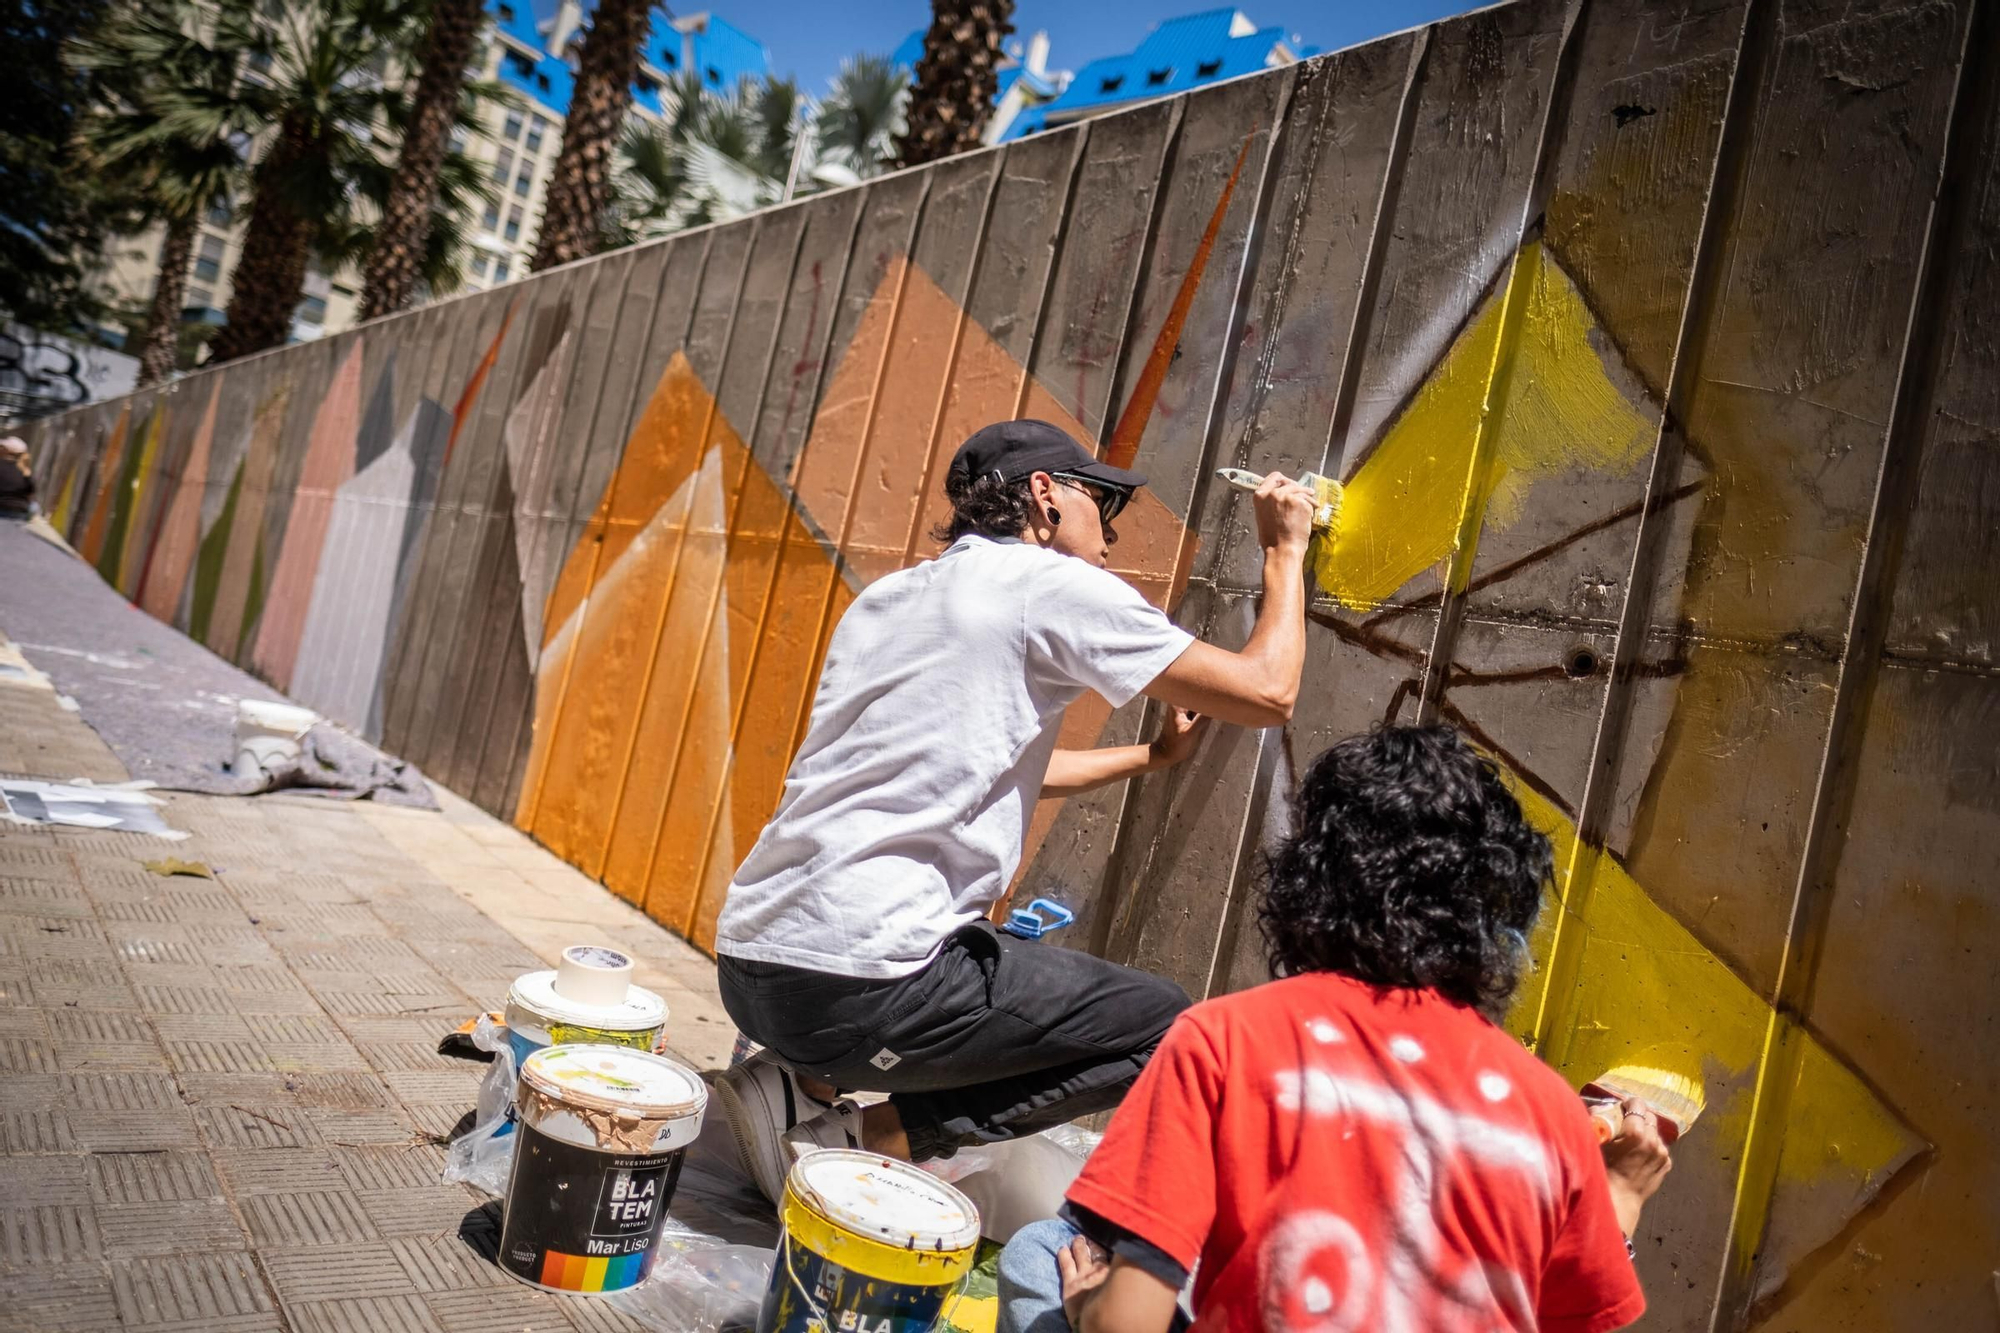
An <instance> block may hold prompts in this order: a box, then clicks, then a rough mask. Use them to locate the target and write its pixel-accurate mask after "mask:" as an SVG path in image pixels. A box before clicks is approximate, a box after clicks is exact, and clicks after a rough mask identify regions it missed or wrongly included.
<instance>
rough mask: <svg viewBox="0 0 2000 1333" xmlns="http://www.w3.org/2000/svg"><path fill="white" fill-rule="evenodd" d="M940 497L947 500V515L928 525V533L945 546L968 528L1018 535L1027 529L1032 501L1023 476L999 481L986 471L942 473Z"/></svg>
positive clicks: (989, 534) (986, 533)
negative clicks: (942, 496)
mask: <svg viewBox="0 0 2000 1333" xmlns="http://www.w3.org/2000/svg"><path fill="white" fill-rule="evenodd" d="M944 497H945V499H947V500H949V501H951V517H950V518H948V519H946V520H945V521H944V522H942V523H940V524H938V525H937V526H936V527H934V528H932V529H931V536H932V537H933V538H934V539H936V540H937V541H940V542H942V543H944V544H945V545H946V546H949V545H951V544H952V543H953V542H955V541H957V540H958V539H959V538H960V537H963V536H964V535H965V534H966V533H968V532H976V533H979V534H980V535H981V536H985V537H1018V536H1020V535H1021V534H1022V533H1023V532H1025V531H1026V530H1027V527H1028V512H1029V510H1030V509H1032V508H1033V507H1034V503H1035V496H1034V492H1033V491H1031V490H1029V489H1028V481H1027V479H1026V478H1023V479H1022V480H1020V481H1002V480H1000V479H999V478H998V477H996V476H994V475H993V474H992V473H990V472H985V473H981V474H980V475H979V476H977V477H971V476H967V475H966V474H965V473H963V472H956V471H954V472H948V473H946V474H945V479H944Z"/></svg>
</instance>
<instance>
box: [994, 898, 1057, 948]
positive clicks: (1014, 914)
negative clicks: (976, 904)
mask: <svg viewBox="0 0 2000 1333" xmlns="http://www.w3.org/2000/svg"><path fill="white" fill-rule="evenodd" d="M1074 920H1076V913H1074V912H1072V911H1070V910H1069V909H1068V908H1067V907H1064V906H1063V905H1062V904H1061V903H1059V902H1055V901H1053V900H1051V899H1048V898H1037V899H1035V901H1033V902H1031V903H1029V904H1028V905H1027V906H1026V907H1017V908H1015V909H1014V910H1013V911H1011V912H1009V913H1008V914H1007V924H1006V925H1004V926H1002V927H1000V929H1002V930H1004V931H1006V932H1007V933H1008V934H1009V935H1018V936H1020V937H1021V938H1022V939H1024V940H1038V939H1040V938H1041V937H1042V936H1044V935H1046V934H1048V933H1049V932H1050V931H1053V930H1061V929H1062V928H1063V927H1064V926H1067V925H1068V924H1069V923H1070V922H1072V921H1074Z"/></svg>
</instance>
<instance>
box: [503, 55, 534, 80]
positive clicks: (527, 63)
mask: <svg viewBox="0 0 2000 1333" xmlns="http://www.w3.org/2000/svg"><path fill="white" fill-rule="evenodd" d="M507 68H508V70H509V71H510V72H511V73H512V74H513V75H514V77H515V78H517V79H526V78H530V77H532V76H533V75H534V73H535V62H534V61H532V60H530V59H528V58H527V57H526V56H524V55H522V54H521V53H520V52H519V51H509V52H508V53H507Z"/></svg>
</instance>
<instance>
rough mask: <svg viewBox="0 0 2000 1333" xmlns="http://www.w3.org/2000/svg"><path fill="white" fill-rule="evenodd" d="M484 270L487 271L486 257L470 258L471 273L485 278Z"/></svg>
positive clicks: (476, 256) (475, 256)
mask: <svg viewBox="0 0 2000 1333" xmlns="http://www.w3.org/2000/svg"><path fill="white" fill-rule="evenodd" d="M486 270H487V263H486V256H485V255H474V256H473V257H472V271H473V272H474V273H476V274H478V275H479V276H480V277H482V278H483V277H485V276H486Z"/></svg>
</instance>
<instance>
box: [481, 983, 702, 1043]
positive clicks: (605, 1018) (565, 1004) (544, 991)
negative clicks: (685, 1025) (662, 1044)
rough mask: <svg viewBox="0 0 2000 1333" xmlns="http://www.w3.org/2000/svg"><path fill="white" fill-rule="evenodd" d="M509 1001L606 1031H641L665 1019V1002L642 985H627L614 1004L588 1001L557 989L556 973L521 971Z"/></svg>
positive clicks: (555, 1019)
mask: <svg viewBox="0 0 2000 1333" xmlns="http://www.w3.org/2000/svg"><path fill="white" fill-rule="evenodd" d="M507 1001H508V1003H509V1004H517V1005H519V1006H520V1007H521V1008H522V1009H524V1010H526V1011H527V1012H528V1013H530V1014H533V1015H536V1016H538V1017H540V1018H543V1019H546V1020H547V1021H548V1022H550V1023H567V1024H572V1025H574V1026H576V1027H586V1028H603V1029H605V1030H606V1031H609V1032H643V1031H645V1030H646V1029H647V1028H656V1027H659V1026H660V1025H661V1024H663V1023H665V1022H666V1021H667V1002H666V1001H665V1000H663V999H661V998H660V997H659V996H657V995H655V994H653V992H651V991H649V990H647V989H646V988H645V987H644V986H627V987H626V988H625V998H624V999H623V1000H621V1001H619V1002H618V1003H616V1004H588V1003H585V1002H582V1001H579V1000H572V999H569V998H567V997H566V996H563V995H561V994H558V993H557V991H556V973H555V972H553V971H549V972H524V973H522V974H521V975H520V976H518V977H516V978H514V986H513V989H511V990H509V991H508V992H507Z"/></svg>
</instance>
